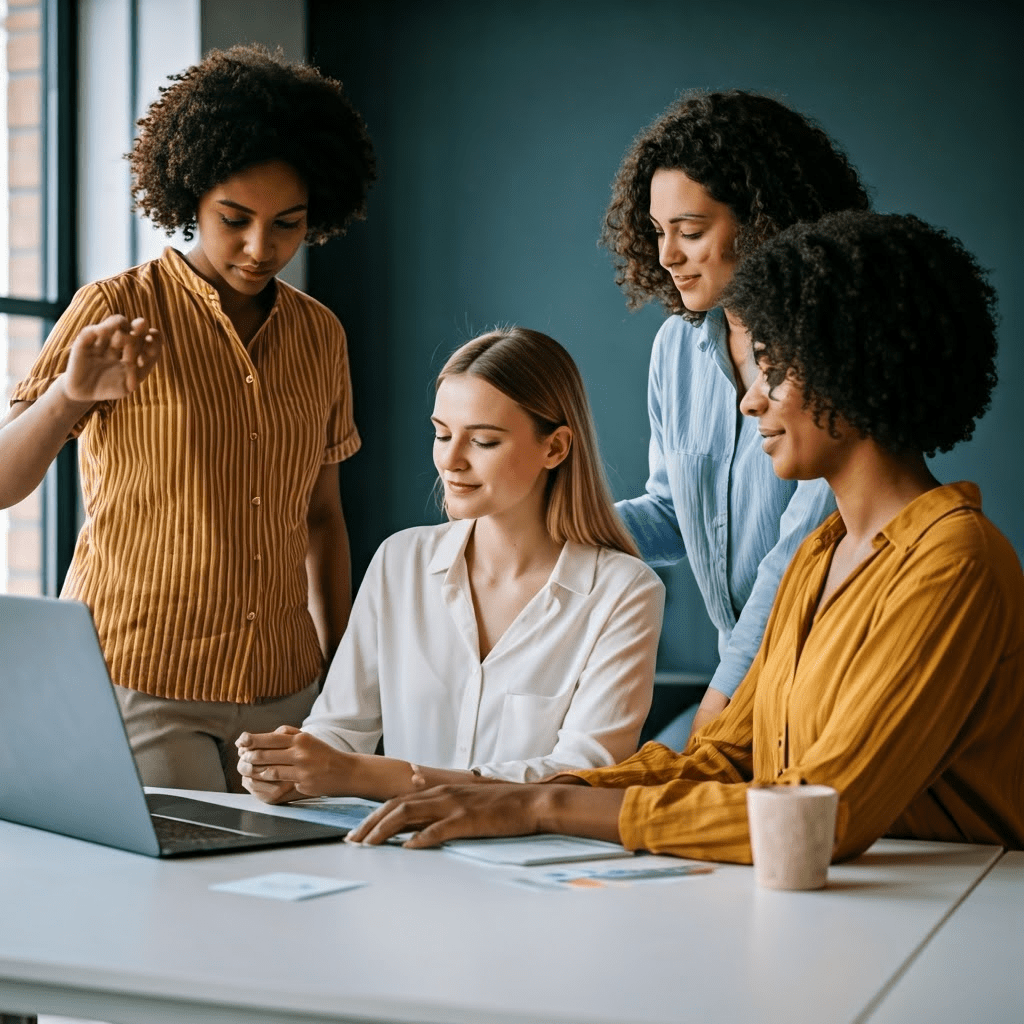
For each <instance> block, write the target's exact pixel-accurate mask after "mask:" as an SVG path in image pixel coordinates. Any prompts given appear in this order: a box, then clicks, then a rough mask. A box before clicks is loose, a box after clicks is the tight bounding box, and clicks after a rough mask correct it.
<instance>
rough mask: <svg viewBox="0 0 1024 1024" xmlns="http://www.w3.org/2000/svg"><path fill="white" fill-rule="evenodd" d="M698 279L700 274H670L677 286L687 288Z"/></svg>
mask: <svg viewBox="0 0 1024 1024" xmlns="http://www.w3.org/2000/svg"><path fill="white" fill-rule="evenodd" d="M699 279H700V274H690V275H688V276H686V277H677V276H676V275H675V274H673V275H672V280H673V281H675V283H676V287H677V288H689V287H690V285H692V284H693V283H694V282H695V281H698V280H699Z"/></svg>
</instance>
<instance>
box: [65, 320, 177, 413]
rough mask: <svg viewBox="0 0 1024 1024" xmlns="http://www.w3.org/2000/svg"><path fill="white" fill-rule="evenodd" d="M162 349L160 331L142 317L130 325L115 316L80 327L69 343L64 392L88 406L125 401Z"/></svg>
mask: <svg viewBox="0 0 1024 1024" xmlns="http://www.w3.org/2000/svg"><path fill="white" fill-rule="evenodd" d="M162 348H163V341H162V339H161V337H160V332H159V331H158V330H157V329H156V328H155V327H150V326H149V323H148V321H147V320H146V319H145V318H144V317H136V318H135V319H134V320H132V321H130V322H129V320H128V318H127V317H124V316H121V315H120V314H115V315H113V316H108V317H107V319H106V320H104V321H102V322H101V323H98V324H92V325H91V326H89V327H83V328H82V330H81V331H79V333H78V337H77V338H75V340H74V341H73V342H72V343H71V350H70V353H69V355H68V365H67V369H66V370H65V372H64V375H63V378H62V380H63V385H64V393H65V394H66V395H67V397H68V399H69V400H70V401H72V402H82V403H88V404H93V403H95V402H103V401H110V400H116V399H118V398H124V397H125V396H126V395H130V394H131V393H132V392H133V391H134V390H135V389H136V388H137V387H138V386H139V384H141V383H142V381H144V380H145V379H146V377H147V376H148V375H149V373H150V371H151V370H152V369H153V367H154V366H155V365H156V362H157V360H158V359H159V358H160V353H161V351H162Z"/></svg>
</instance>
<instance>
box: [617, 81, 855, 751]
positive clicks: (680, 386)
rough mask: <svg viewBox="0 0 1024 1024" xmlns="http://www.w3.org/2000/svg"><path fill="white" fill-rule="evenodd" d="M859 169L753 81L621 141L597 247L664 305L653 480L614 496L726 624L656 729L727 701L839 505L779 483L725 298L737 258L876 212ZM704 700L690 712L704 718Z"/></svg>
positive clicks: (678, 738) (656, 366) (687, 101)
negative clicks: (799, 560) (708, 662)
mask: <svg viewBox="0 0 1024 1024" xmlns="http://www.w3.org/2000/svg"><path fill="white" fill-rule="evenodd" d="M868 206H869V202H868V197H867V194H866V192H865V190H864V187H863V186H862V185H861V183H860V181H859V179H858V177H857V172H856V170H855V169H854V168H853V167H852V166H851V165H850V163H849V161H848V160H847V158H846V156H845V155H844V154H843V152H842V151H841V150H840V149H839V147H838V146H837V145H836V144H835V143H834V142H833V141H832V140H831V139H830V138H829V137H828V135H827V134H825V132H824V131H823V130H822V129H821V128H820V127H819V126H818V125H816V124H815V123H814V122H813V121H812V120H810V119H809V118H806V117H804V116H803V115H801V114H798V113H797V112H796V111H793V110H791V109H789V108H788V107H786V106H785V105H784V104H782V103H780V102H778V101H777V100H774V99H771V98H769V97H767V96H760V95H757V94H755V93H747V92H741V91H738V90H732V91H730V92H720V93H703V92H693V93H688V94H686V95H685V96H683V97H682V98H681V99H680V100H678V101H677V102H675V103H673V104H672V106H670V107H669V108H668V109H667V110H666V111H665V113H664V114H662V115H661V117H659V118H658V119H657V120H656V121H655V122H654V123H653V124H651V125H650V126H649V127H648V128H647V129H645V130H644V131H643V132H641V134H640V135H639V136H637V138H636V139H635V140H634V142H633V144H632V145H631V146H630V148H629V150H628V151H627V153H626V155H625V157H624V159H623V161H622V166H621V167H620V169H619V172H618V175H617V176H616V179H615V182H614V185H613V197H612V202H611V204H610V206H609V208H608V211H607V213H606V215H605V224H604V232H603V236H602V242H603V244H604V245H605V246H606V247H607V248H608V249H610V250H611V252H612V253H613V254H614V256H615V258H616V264H617V268H618V274H617V278H616V279H617V281H618V283H619V285H620V286H621V287H622V288H623V290H624V291H625V293H626V295H627V297H628V301H629V305H630V307H631V308H637V307H639V306H641V305H643V304H644V303H646V302H648V301H650V300H651V299H657V300H658V301H660V302H661V303H662V305H663V306H664V307H665V310H666V312H668V313H669V314H670V316H669V318H668V320H666V321H665V323H664V325H663V326H662V328H661V330H660V331H659V332H658V336H657V338H656V339H655V342H654V350H653V353H652V357H651V367H650V377H649V389H648V410H649V413H650V420H651V441H650V454H649V458H650V477H649V479H648V481H647V488H646V493H644V494H642V495H640V496H639V497H637V498H632V499H630V500H627V501H623V502H620V503H619V504H618V506H617V508H618V511H619V514H620V516H621V517H622V519H623V521H624V522H625V524H626V526H627V527H628V528H629V530H630V532H631V533H632V534H633V537H634V539H635V540H636V543H637V546H638V547H639V549H640V554H641V557H643V558H644V560H645V561H647V562H648V563H649V564H651V565H653V566H664V565H670V564H672V563H673V562H678V561H679V560H680V559H683V558H688V559H689V563H690V567H691V569H692V570H693V574H694V577H695V579H696V581H697V585H698V587H699V588H700V592H701V595H702V597H703V599H704V605H705V607H706V608H707V612H708V615H709V616H710V618H711V621H712V622H713V623H714V625H715V627H716V628H717V630H718V637H719V640H718V649H719V656H720V662H719V665H718V668H717V669H716V671H715V674H714V676H713V678H712V680H711V685H710V687H709V688H708V691H707V693H706V695H705V697H704V700H703V701H702V702H701V705H700V708H699V710H697V709H691V711H690V713H689V714H684V715H681V716H680V718H679V719H677V720H676V721H675V722H673V723H672V724H671V725H670V726H669V727H668V728H667V729H665V730H664V731H663V732H662V734H661V735H660V736H659V737H658V738H659V739H660V740H662V742H665V743H667V744H668V745H669V746H673V747H676V748H677V749H681V748H682V747H683V746H685V744H686V741H687V738H688V736H689V734H690V731H691V722H692V725H693V728H695V729H696V728H699V727H700V726H701V725H703V724H704V723H705V722H707V721H709V720H710V719H711V718H713V717H714V716H715V715H716V714H718V713H719V712H720V711H721V710H722V709H723V708H724V707H725V706H726V704H728V702H729V699H730V698H731V697H732V694H733V692H734V691H735V689H736V687H737V686H738V685H739V683H740V681H741V680H742V679H743V676H744V675H745V673H746V671H747V668H748V667H749V666H750V663H751V661H752V660H753V658H754V655H755V654H756V653H757V649H758V646H759V644H760V642H761V636H762V634H763V632H764V627H765V624H766V622H767V620H768V613H769V611H770V610H771V607H772V602H773V600H774V598H775V591H776V589H777V587H778V584H779V580H780V579H781V577H782V573H783V570H784V569H785V567H786V565H787V564H788V562H789V560H790V557H791V556H792V554H793V552H794V551H795V550H796V547H797V545H798V544H799V543H800V541H801V540H802V539H803V538H804V537H805V536H806V535H807V534H808V533H809V532H810V531H811V530H812V529H813V528H814V527H815V526H817V525H818V523H820V522H821V521H822V520H823V519H824V518H825V517H826V516H827V515H829V514H830V513H831V512H832V511H833V510H834V508H835V504H834V501H833V498H832V493H831V491H830V490H829V489H828V486H827V485H826V484H825V483H824V482H823V481H821V480H817V481H811V482H808V483H801V484H799V485H797V484H794V483H793V482H792V481H786V480H779V479H778V478H777V477H776V476H775V474H774V473H773V472H772V466H771V460H770V459H768V458H767V457H766V456H765V455H764V453H763V452H762V451H761V442H762V438H761V436H760V435H759V434H758V430H757V423H756V422H755V421H753V420H751V419H749V418H744V417H743V416H742V415H740V412H739V400H740V398H741V397H742V396H743V395H744V394H745V393H746V391H747V388H748V387H749V385H750V383H751V382H752V380H753V378H754V377H756V375H757V369H756V366H755V365H754V362H753V359H752V357H751V355H750V341H749V338H748V336H747V334H746V331H745V329H744V327H743V325H742V324H741V323H740V322H739V321H737V320H736V319H735V318H731V317H730V316H729V313H728V311H727V310H723V309H721V308H720V307H718V305H717V303H718V296H719V295H720V294H721V292H722V290H723V289H724V288H725V286H726V285H727V284H728V283H729V281H730V280H731V278H732V275H733V271H734V269H735V267H736V265H737V263H738V262H739V261H740V260H742V259H743V257H744V255H746V254H747V253H749V252H751V251H752V250H753V249H755V248H756V247H757V246H758V245H759V244H760V243H761V242H764V241H766V240H767V239H768V238H771V237H772V236H773V235H775V234H777V233H778V232H779V231H781V230H782V229H783V228H785V227H787V226H789V225H790V224H793V223H796V222H797V221H807V220H817V219H818V218H819V217H821V216H822V215H823V214H826V213H831V212H836V211H839V210H844V209H861V210H863V209H867V208H868ZM694 712H696V717H695V718H694Z"/></svg>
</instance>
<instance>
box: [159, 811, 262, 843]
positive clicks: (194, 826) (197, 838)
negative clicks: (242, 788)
mask: <svg viewBox="0 0 1024 1024" xmlns="http://www.w3.org/2000/svg"><path fill="white" fill-rule="evenodd" d="M150 817H151V818H152V819H153V828H154V829H155V830H156V837H157V839H158V840H159V842H160V849H161V850H166V851H168V852H175V851H178V850H195V849H202V848H203V847H211V846H234V845H236V844H238V845H249V844H250V843H251V841H252V837H251V836H246V835H239V834H238V833H236V832H230V831H228V830H227V829H223V828H213V827H211V826H210V825H200V824H199V823H198V822H195V821H181V820H179V819H178V818H165V817H164V816H163V815H160V814H153V815H150Z"/></svg>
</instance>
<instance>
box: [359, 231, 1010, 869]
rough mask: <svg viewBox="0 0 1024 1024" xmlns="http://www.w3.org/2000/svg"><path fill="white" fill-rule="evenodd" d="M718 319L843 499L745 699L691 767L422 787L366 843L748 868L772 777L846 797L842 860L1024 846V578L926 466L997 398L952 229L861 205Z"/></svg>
mask: <svg viewBox="0 0 1024 1024" xmlns="http://www.w3.org/2000/svg"><path fill="white" fill-rule="evenodd" d="M728 307H729V309H730V310H732V311H733V312H734V313H736V314H737V315H738V316H739V318H740V320H741V321H742V322H743V323H744V324H745V325H746V327H747V329H748V330H749V332H750V336H751V339H752V342H753V347H754V355H755V358H756V360H757V362H758V366H759V368H760V374H759V376H758V378H757V380H756V381H755V383H754V384H753V385H752V386H751V388H750V389H749V391H748V392H747V394H746V396H745V397H744V399H743V402H742V405H741V408H742V410H743V412H744V413H745V414H746V415H748V416H756V417H757V419H758V423H759V429H760V432H761V434H762V435H763V436H764V442H763V447H764V449H765V451H766V452H767V453H768V455H769V456H770V457H771V460H772V464H773V466H774V468H775V471H776V473H778V474H779V476H781V477H784V478H787V479H810V478H813V477H824V478H825V479H826V480H827V481H828V482H829V484H830V485H831V486H832V488H833V490H834V491H835V496H836V503H837V506H838V512H837V513H836V514H835V515H833V516H832V517H831V518H829V519H828V520H826V521H825V523H823V524H822V526H821V527H819V529H818V530H816V531H815V532H814V533H812V534H811V535H810V536H809V537H808V538H807V540H806V541H805V542H804V543H803V545H802V546H801V547H800V549H799V550H798V551H797V553H796V556H795V557H794V559H793V562H792V563H791V565H790V567H789V569H788V570H787V572H786V575H785V577H784V578H783V581H782V584H781V586H780V588H779V591H778V595H777V597H776V600H775V605H774V607H773V610H772V614H771V617H770V619H769V621H768V626H767V629H766V631H765V635H764V640H763V642H762V645H761V648H760V651H759V652H758V655H757V657H756V658H755V660H754V663H753V664H752V666H751V668H750V671H749V672H748V673H747V676H746V678H745V679H744V681H743V683H742V684H741V685H740V688H739V690H738V691H737V693H736V696H735V699H734V700H733V702H732V704H730V706H729V707H728V708H727V710H726V711H725V713H724V714H723V715H722V716H721V717H720V718H718V719H716V720H715V721H713V722H711V723H710V724H709V725H708V726H706V727H705V728H704V729H702V730H700V731H699V732H697V733H696V734H695V735H694V736H693V738H692V739H691V740H690V743H689V745H688V746H687V748H686V750H685V751H683V753H682V754H676V753H674V752H672V751H671V750H669V749H668V748H667V747H664V746H662V745H660V744H656V743H649V744H647V745H646V746H644V747H643V748H642V749H641V750H640V751H639V752H638V753H637V754H635V755H634V756H633V757H631V758H629V759H628V760H626V761H624V762H622V763H621V764H619V765H617V766H614V767H611V768H605V769H598V770H593V771H581V772H576V773H573V774H572V775H558V776H555V777H554V778H552V779H549V780H547V784H537V785H532V786H523V785H519V786H516V785H501V784H490V785H476V786H467V787H437V788H434V789H425V790H424V791H423V792H421V793H418V794H416V795H414V796H412V797H405V798H403V799H401V800H397V801H392V802H391V803H389V804H386V805H385V806H384V807H383V808H381V809H380V810H379V811H378V812H377V813H376V814H375V815H374V816H372V817H371V818H370V819H368V820H367V822H366V823H364V825H363V826H362V827H361V828H360V829H358V830H357V831H356V832H354V833H353V834H352V837H351V838H352V839H353V840H354V841H367V842H370V843H376V842H380V841H382V840H383V839H385V838H386V837H387V836H389V835H392V834H394V833H397V832H401V831H405V830H408V829H410V828H414V829H419V830H420V831H419V832H418V834H417V835H416V836H415V837H414V838H413V839H411V840H410V841H409V843H407V845H409V846H432V845H435V844H437V843H439V842H442V841H444V840H445V839H449V838H452V837H455V836H480V835H514V834H522V833H530V832H563V833H570V834H576V835H582V836H591V837H595V838H600V839H610V840H614V841H620V842H622V843H623V844H624V845H625V846H627V847H629V848H630V849H647V850H652V851H657V852H665V853H674V854H678V855H682V856H688V857H697V858H705V859H709V860H722V861H737V862H743V863H749V862H750V860H751V854H750V844H749V835H748V831H747V816H746V789H747V787H748V786H749V785H750V784H752V783H753V784H764V783H769V782H775V783H780V784H790V785H799V784H801V783H823V784H827V785H831V786H834V787H835V788H836V789H838V790H839V793H840V797H841V805H840V807H841V810H840V818H839V826H838V835H837V846H836V852H835V856H836V858H837V859H842V858H846V857H852V856H855V855H856V854H858V853H860V852H861V851H863V850H864V849H866V848H867V847H868V846H869V845H870V844H871V843H872V842H874V841H875V840H876V839H877V838H878V837H879V836H881V835H883V834H888V835H896V836H904V837H915V838H921V839H937V840H953V841H957V840H960V841H965V842H981V843H999V844H1002V845H1005V846H1010V847H1015V848H1021V847H1022V846H1024V616H1022V613H1021V609H1022V608H1024V577H1022V575H1021V569H1020V564H1019V562H1018V559H1017V556H1016V554H1015V552H1014V550H1013V548H1012V547H1011V546H1010V544H1009V542H1008V541H1007V540H1006V538H1005V537H1003V535H1002V534H1001V533H1000V532H999V531H998V530H997V529H996V528H995V527H994V526H993V525H992V524H991V523H990V522H989V521H988V520H987V519H986V518H985V516H984V515H983V514H982V512H981V497H980V494H979V492H978V489H977V487H975V486H974V485H973V484H969V483H959V484H951V485H947V486H942V485H941V484H940V483H939V482H938V481H937V480H936V479H935V478H934V477H933V476H932V474H931V472H930V470H929V468H928V465H927V463H926V462H925V456H926V455H931V454H934V452H936V451H947V450H949V449H950V448H952V447H953V446H954V445H955V444H957V443H958V442H959V441H965V440H967V439H969V438H970V436H971V434H972V433H973V429H974V423H975V420H976V419H977V418H978V417H980V416H981V415H982V414H983V413H984V412H985V410H986V409H987V407H988V404H989V399H990V395H991V391H992V388H993V386H994V384H995V379H996V378H995V351H996V341H995V323H994V309H995V294H994V292H993V291H992V289H991V288H990V287H989V285H988V284H987V283H986V281H985V279H984V276H983V274H982V272H981V271H980V270H979V268H978V266H977V264H976V262H975V261H974V259H973V257H971V255H970V254H969V253H967V252H966V251H965V250H964V249H963V247H962V246H961V245H960V243H959V242H958V241H957V240H956V239H953V238H951V237H950V236H948V235H946V234H945V233H944V232H942V231H939V230H936V229H933V228H930V227H928V226H927V225H926V224H923V223H922V222H921V221H919V220H917V219H916V218H914V217H901V216H895V215H881V214H871V213H852V212H851V213H843V214H837V215H834V216H830V217H826V218H824V219H823V220H822V221H820V222H818V223H817V224H801V225H796V226H794V227H791V228H789V229H787V230H786V231H784V232H782V233H781V234H780V235H779V236H778V237H777V238H775V239H774V240H772V241H770V242H768V243H766V244H765V245H764V246H763V247H762V248H761V249H759V250H758V251H757V252H756V253H754V254H752V255H750V256H749V257H747V258H746V259H744V261H743V262H742V264H741V265H740V267H739V268H738V269H737V272H736V275H735V278H734V282H733V284H732V285H731V286H730V288H729V294H728Z"/></svg>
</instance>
